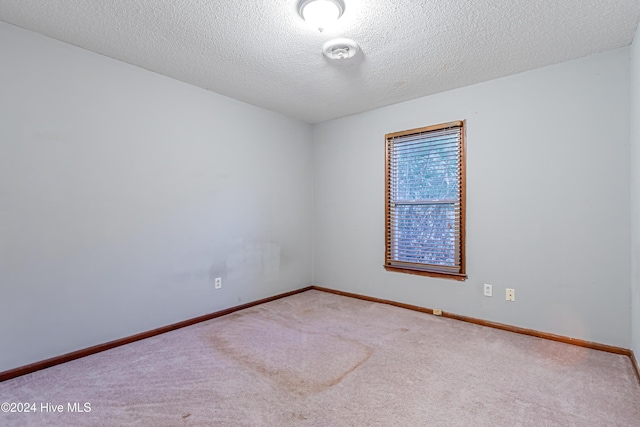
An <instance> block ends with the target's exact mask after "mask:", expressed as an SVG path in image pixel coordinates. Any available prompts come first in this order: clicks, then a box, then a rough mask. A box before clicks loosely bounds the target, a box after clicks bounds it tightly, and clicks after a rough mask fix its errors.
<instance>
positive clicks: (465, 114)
mask: <svg viewBox="0 0 640 427" xmlns="http://www.w3.org/2000/svg"><path fill="white" fill-rule="evenodd" d="M629 74H630V72H629V48H622V49H618V50H614V51H610V52H606V53H602V54H598V55H593V56H589V57H586V58H582V59H579V60H575V61H571V62H566V63H562V64H558V65H554V66H550V67H545V68H541V69H536V70H532V71H529V72H525V73H522V74H518V75H513V76H510V77H505V78H501V79H498V80H494V81H489V82H486V83H481V84H476V85H473V86H469V87H464V88H461V89H457V90H452V91H449V92H446V93H440V94H436V95H432V96H428V97H424V98H421V99H416V100H413V101H409V102H404V103H401V104H397V105H393V106H389V107H385V108H380V109H376V110H373V111H369V112H366V113H361V114H357V115H354V116H349V117H346V118H342V119H336V120H333V121H329V122H325V123H321V124H319V125H316V126H315V127H314V145H313V150H314V152H313V159H314V170H315V172H314V174H315V176H314V215H315V219H314V237H313V239H314V278H313V279H314V284H316V285H319V286H326V287H330V288H336V289H339V290H343V291H351V292H355V293H360V294H365V295H370V296H374V297H379V298H386V299H391V300H395V301H400V302H405V303H410V304H415V305H419V306H425V307H431V308H440V309H443V310H446V311H450V312H454V313H457V314H462V315H466V316H471V317H477V318H481V319H486V320H491V321H496V322H502V323H506V324H511V325H515V326H520V327H525V328H531V329H536V330H540V331H544V332H549V333H554V334H559V335H565V336H569V337H574V338H579V339H583V340H588V341H594V342H598V343H603V344H609V345H615V346H621V347H624V348H629V346H630V325H631V320H630V316H631V313H630V303H629V283H630V271H631V267H630V259H629V258H630V257H629V248H630V244H631V242H630V237H629V233H630V217H629V212H630V200H629V192H630V164H629V155H630V149H629V129H630V123H629V80H630V77H629ZM426 78H428V77H426ZM453 120H466V123H467V183H468V187H467V190H468V192H467V244H466V251H467V272H468V279H467V280H466V281H464V282H458V281H452V280H443V279H435V278H428V277H421V276H415V275H407V274H402V273H394V272H387V271H385V270H384V268H383V263H384V135H385V134H386V133H391V132H396V131H401V130H405V129H412V128H417V127H422V126H427V125H432V124H437V123H443V122H448V121H453ZM636 169H637V168H636ZM484 283H489V284H492V285H493V294H494V296H493V297H492V298H488V297H484V296H483V291H482V288H483V284H484ZM505 288H514V289H515V291H516V301H515V302H507V301H505ZM636 291H637V289H636ZM635 313H636V314H637V310H636V312H635Z"/></svg>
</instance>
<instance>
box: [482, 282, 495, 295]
mask: <svg viewBox="0 0 640 427" xmlns="http://www.w3.org/2000/svg"><path fill="white" fill-rule="evenodd" d="M484 296H485V297H492V296H493V286H491V285H488V284H486V283H485V284H484Z"/></svg>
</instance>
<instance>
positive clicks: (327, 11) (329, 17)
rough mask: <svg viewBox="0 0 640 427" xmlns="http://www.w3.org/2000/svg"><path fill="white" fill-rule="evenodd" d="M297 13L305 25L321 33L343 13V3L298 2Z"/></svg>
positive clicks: (329, 0) (337, 0)
mask: <svg viewBox="0 0 640 427" xmlns="http://www.w3.org/2000/svg"><path fill="white" fill-rule="evenodd" d="M298 13H299V14H300V16H302V19H304V20H305V22H306V23H307V24H309V25H311V26H312V27H313V28H317V29H318V30H319V31H322V30H324V29H325V28H327V27H328V26H330V25H331V24H333V23H334V22H335V21H337V20H338V18H340V17H341V16H342V14H343V13H344V1H342V0H300V3H299V4H298Z"/></svg>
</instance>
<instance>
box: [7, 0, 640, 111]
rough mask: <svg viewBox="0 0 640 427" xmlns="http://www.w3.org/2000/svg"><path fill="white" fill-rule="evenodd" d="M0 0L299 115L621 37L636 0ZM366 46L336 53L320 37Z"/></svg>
mask: <svg viewBox="0 0 640 427" xmlns="http://www.w3.org/2000/svg"><path fill="white" fill-rule="evenodd" d="M297 2H298V0H253V1H248V0H236V1H223V0H172V1H158V0H47V1H42V0H0V20H3V21H6V22H8V23H11V24H15V25H18V26H20V27H24V28H27V29H30V30H33V31H37V32H39V33H42V34H45V35H47V36H50V37H53V38H56V39H59V40H62V41H65V42H68V43H71V44H74V45H76V46H80V47H83V48H85V49H88V50H91V51H94V52H98V53H101V54H103V55H106V56H109V57H112V58H116V59H119V60H122V61H125V62H128V63H130V64H134V65H137V66H140V67H143V68H146V69H148V70H152V71H155V72H158V73H160V74H164V75H167V76H170V77H173V78H175V79H178V80H182V81H184V82H188V83H191V84H194V85H197V86H200V87H203V88H205V89H209V90H212V91H214V92H217V93H220V94H223V95H227V96H230V97H232V98H236V99H239V100H242V101H245V102H248V103H250V104H254V105H257V106H260V107H264V108H267V109H270V110H273V111H277V112H280V113H282V114H285V115H287V116H290V117H294V118H297V119H300V120H303V121H306V122H309V123H317V122H321V121H324V120H328V119H332V118H336V117H341V116H345V115H349V114H354V113H358V112H361V111H366V110H370V109H373V108H377V107H380V106H384V105H389V104H394V103H397V102H400V101H405V100H409V99H413V98H418V97H421V96H425V95H429V94H433V93H436V92H442V91H444V90H448V89H453V88H456V87H461V86H465V85H469V84H473V83H477V82H481V81H486V80H490V79H494V78H497V77H501V76H505V75H509V74H514V73H517V72H521V71H525V70H528V69H532V68H537V67H541V66H545V65H549V64H554V63H558V62H562V61H566V60H570V59H574V58H579V57H582V56H586V55H589V54H593V53H597V52H602V51H606V50H610V49H615V48H618V47H622V46H627V45H629V44H630V43H631V41H632V39H633V35H634V32H635V30H636V27H637V24H638V18H639V16H640V15H639V13H640V0H474V1H471V0H429V1H427V0H395V1H394V0H345V3H346V10H345V13H344V15H343V16H342V18H340V20H339V21H338V23H337V24H336V25H335V26H334V27H333V28H329V29H326V30H325V31H324V32H323V33H320V32H318V31H317V30H313V29H311V28H309V27H308V26H306V25H305V23H304V21H303V20H302V19H301V18H300V17H299V16H298V14H297V9H296V7H297ZM336 37H347V38H351V39H353V40H355V41H356V42H357V43H358V44H359V45H360V47H361V48H362V53H359V54H358V55H357V56H356V57H355V58H353V59H351V60H349V61H348V62H345V63H341V62H336V61H331V60H328V59H326V58H325V57H324V56H323V55H322V45H323V43H324V42H325V41H327V40H329V39H332V38H336Z"/></svg>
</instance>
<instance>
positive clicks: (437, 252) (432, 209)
mask: <svg viewBox="0 0 640 427" xmlns="http://www.w3.org/2000/svg"><path fill="white" fill-rule="evenodd" d="M464 126H465V123H464V122H462V121H457V122H451V123H444V124H441V125H435V126H429V127H425V128H420V129H413V130H408V131H404V132H396V133H392V134H389V135H386V171H385V175H386V179H385V184H386V186H385V194H386V209H385V240H386V255H385V268H386V269H387V270H390V271H399V272H404V273H412V274H421V275H425V276H436V277H446V278H453V279H457V280H464V279H465V278H466V274H465V256H464V247H465V241H464V238H465V226H464V220H465V186H466V184H465V181H466V179H465V141H464V135H465V132H464Z"/></svg>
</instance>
